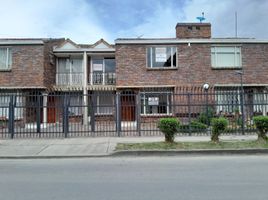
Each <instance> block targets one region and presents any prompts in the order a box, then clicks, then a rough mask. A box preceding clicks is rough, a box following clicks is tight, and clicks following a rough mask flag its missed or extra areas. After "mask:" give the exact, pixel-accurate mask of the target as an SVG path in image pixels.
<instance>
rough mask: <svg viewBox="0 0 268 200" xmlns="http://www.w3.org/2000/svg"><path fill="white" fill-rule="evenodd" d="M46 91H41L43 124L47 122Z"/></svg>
mask: <svg viewBox="0 0 268 200" xmlns="http://www.w3.org/2000/svg"><path fill="white" fill-rule="evenodd" d="M47 95H48V94H47V93H43V124H46V123H47Z"/></svg>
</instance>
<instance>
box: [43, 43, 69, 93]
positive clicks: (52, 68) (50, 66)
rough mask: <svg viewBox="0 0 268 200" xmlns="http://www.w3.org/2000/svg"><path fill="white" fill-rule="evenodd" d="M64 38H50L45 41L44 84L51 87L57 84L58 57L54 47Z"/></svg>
mask: <svg viewBox="0 0 268 200" xmlns="http://www.w3.org/2000/svg"><path fill="white" fill-rule="evenodd" d="M62 42H64V39H49V40H45V41H44V74H43V76H44V85H45V86H46V87H48V88H49V87H51V86H52V85H55V84H56V57H55V56H54V55H53V47H54V46H58V45H60V44H61V43H62Z"/></svg>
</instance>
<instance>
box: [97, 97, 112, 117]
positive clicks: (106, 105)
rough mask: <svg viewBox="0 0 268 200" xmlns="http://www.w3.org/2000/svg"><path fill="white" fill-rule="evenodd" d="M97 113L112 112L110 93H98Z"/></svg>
mask: <svg viewBox="0 0 268 200" xmlns="http://www.w3.org/2000/svg"><path fill="white" fill-rule="evenodd" d="M98 106H99V113H100V114H111V113H112V112H113V95H112V94H111V93H108V94H103V95H99V105H98Z"/></svg>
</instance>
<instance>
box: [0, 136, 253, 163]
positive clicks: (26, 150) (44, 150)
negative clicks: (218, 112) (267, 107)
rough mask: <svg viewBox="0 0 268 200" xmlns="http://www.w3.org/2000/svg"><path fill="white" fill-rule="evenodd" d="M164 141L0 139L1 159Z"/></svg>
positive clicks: (103, 151)
mask: <svg viewBox="0 0 268 200" xmlns="http://www.w3.org/2000/svg"><path fill="white" fill-rule="evenodd" d="M255 139H257V136H255V135H252V136H221V140H225V141H227V140H255ZM209 140H210V137H209V136H184V137H182V136H179V137H176V141H184V142H186V141H191V142H194V141H196V142H198V141H209ZM157 141H164V137H96V138H66V139H13V140H11V139H10V140H0V158H56V157H58V158H60V157H62V158H64V157H66V158H67V157H102V156H109V155H111V154H112V153H113V152H114V150H115V147H116V145H117V143H140V142H157Z"/></svg>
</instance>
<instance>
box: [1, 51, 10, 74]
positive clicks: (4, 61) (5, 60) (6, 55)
mask: <svg viewBox="0 0 268 200" xmlns="http://www.w3.org/2000/svg"><path fill="white" fill-rule="evenodd" d="M11 66H12V51H11V49H10V48H0V70H10V69H11Z"/></svg>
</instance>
